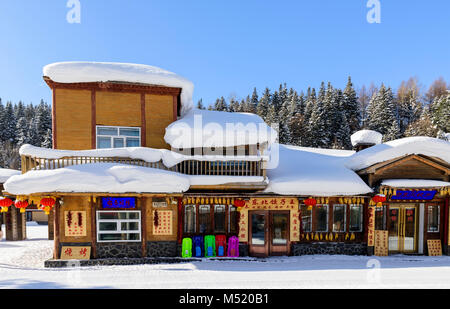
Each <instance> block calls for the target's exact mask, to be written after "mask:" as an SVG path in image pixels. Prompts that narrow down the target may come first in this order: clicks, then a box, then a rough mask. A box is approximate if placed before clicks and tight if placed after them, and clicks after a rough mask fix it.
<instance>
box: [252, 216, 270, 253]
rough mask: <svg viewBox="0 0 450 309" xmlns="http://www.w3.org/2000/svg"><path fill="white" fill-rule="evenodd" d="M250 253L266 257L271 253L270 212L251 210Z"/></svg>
mask: <svg viewBox="0 0 450 309" xmlns="http://www.w3.org/2000/svg"><path fill="white" fill-rule="evenodd" d="M249 230H250V239H249V247H250V248H249V249H250V255H251V256H256V257H266V256H268V255H269V241H268V238H269V212H268V211H250V212H249Z"/></svg>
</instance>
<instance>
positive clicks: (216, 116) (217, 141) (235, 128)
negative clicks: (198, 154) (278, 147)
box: [164, 109, 278, 149]
mask: <svg viewBox="0 0 450 309" xmlns="http://www.w3.org/2000/svg"><path fill="white" fill-rule="evenodd" d="M277 137H278V134H277V132H276V131H275V130H274V129H272V128H271V127H269V126H268V125H267V124H266V123H265V122H264V120H262V118H261V117H259V116H257V115H255V114H250V113H229V112H219V111H208V110H198V109H194V110H192V111H191V112H189V113H188V114H187V115H186V116H184V117H183V118H182V119H180V120H178V121H175V122H174V123H172V124H170V125H169V126H168V127H167V128H166V134H165V136H164V139H165V141H166V142H167V143H168V144H169V145H170V146H172V148H176V149H188V148H205V147H208V148H211V147H234V146H243V145H256V144H258V143H259V144H262V143H268V144H272V143H274V142H275V141H276V139H277Z"/></svg>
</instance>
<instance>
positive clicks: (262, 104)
mask: <svg viewBox="0 0 450 309" xmlns="http://www.w3.org/2000/svg"><path fill="white" fill-rule="evenodd" d="M271 101H272V95H271V93H270V89H269V88H266V89H265V90H264V93H263V95H262V97H261V99H260V100H259V103H258V106H257V107H256V114H257V115H258V116H260V117H261V118H262V119H264V120H266V117H267V113H268V111H269V106H270V105H271Z"/></svg>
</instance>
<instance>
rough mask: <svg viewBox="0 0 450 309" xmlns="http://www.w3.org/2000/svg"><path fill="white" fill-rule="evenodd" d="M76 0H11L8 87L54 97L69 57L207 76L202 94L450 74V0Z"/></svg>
mask: <svg viewBox="0 0 450 309" xmlns="http://www.w3.org/2000/svg"><path fill="white" fill-rule="evenodd" d="M367 1H368V0H342V1H337V0H293V1H284V0H278V1H274V0H273V1H264V0H259V1H258V0H240V1H235V0H228V1H218V0H209V1H206V0H205V1H200V0H189V1H186V0H184V1H181V0H179V1H178V0H172V1H170V0H161V1H156V0H127V1H125V0H80V3H81V23H80V24H70V23H68V22H67V20H66V15H67V13H68V12H69V10H70V9H69V8H67V7H66V4H67V0H39V1H30V0H1V1H0V97H1V98H2V99H3V101H4V102H5V101H7V100H12V101H14V102H17V101H18V100H23V101H24V102H25V103H29V102H34V103H38V102H39V100H40V99H41V98H43V99H44V100H46V101H48V102H51V94H50V90H49V89H48V87H47V86H46V84H45V83H44V82H43V80H42V67H43V66H44V65H46V64H48V63H52V62H58V61H78V60H80V61H114V62H133V63H143V64H149V65H155V66H159V67H162V68H164V69H167V70H170V71H172V72H175V73H178V74H180V75H182V76H184V77H186V78H188V79H190V80H192V81H193V82H194V84H195V87H196V88H195V96H194V100H195V102H196V101H197V100H198V99H199V98H203V102H204V103H206V104H209V103H212V102H213V101H214V100H215V98H217V97H219V96H224V97H225V98H227V97H229V96H230V95H232V94H234V95H236V96H237V97H239V98H241V97H244V96H246V95H247V94H249V93H251V91H252V90H253V87H256V88H257V89H258V91H259V93H261V92H262V90H263V89H264V88H265V87H266V86H268V87H269V88H271V89H276V88H278V86H279V84H280V83H281V82H286V83H287V84H288V86H291V87H294V88H296V89H298V90H305V89H306V88H307V87H308V85H312V86H316V87H318V86H319V85H320V82H321V81H322V80H324V81H326V82H327V81H330V82H331V83H332V84H333V85H335V86H337V87H344V86H345V83H346V80H347V76H348V75H351V76H352V78H353V80H354V83H355V85H356V86H361V85H363V84H366V85H369V84H370V83H371V82H374V83H376V84H378V83H381V82H385V83H387V84H389V85H391V86H392V87H394V88H396V87H398V85H399V84H400V82H401V81H402V80H406V79H408V78H409V77H411V76H417V77H418V78H419V81H420V82H421V83H422V84H423V86H424V88H426V87H428V85H429V84H430V83H431V82H432V81H434V80H435V79H437V78H438V77H440V76H443V77H444V78H445V79H446V80H447V81H450V18H449V12H450V1H448V0H429V1H425V0H380V3H381V24H369V23H368V22H367V20H366V15H367V13H368V12H369V10H370V9H369V8H367V7H366V4H367Z"/></svg>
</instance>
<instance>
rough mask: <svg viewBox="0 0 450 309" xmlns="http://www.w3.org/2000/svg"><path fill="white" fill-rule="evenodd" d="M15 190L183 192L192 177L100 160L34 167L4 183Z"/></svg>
mask: <svg viewBox="0 0 450 309" xmlns="http://www.w3.org/2000/svg"><path fill="white" fill-rule="evenodd" d="M4 187H5V191H6V192H8V193H11V194H33V193H46V192H65V193H68V192H89V193H97V192H98V193H103V192H105V193H106V192H114V193H128V192H130V193H181V192H185V191H187V190H188V189H189V179H188V178H187V177H186V176H184V175H181V174H177V173H173V172H169V171H165V170H160V169H153V168H146V167H140V166H132V165H121V164H113V163H96V164H86V165H74V166H70V167H66V168H60V169H55V170H37V171H30V172H28V173H26V174H23V175H18V176H13V177H11V178H9V179H8V181H7V182H6V183H5V184H4Z"/></svg>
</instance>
